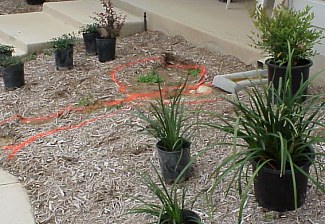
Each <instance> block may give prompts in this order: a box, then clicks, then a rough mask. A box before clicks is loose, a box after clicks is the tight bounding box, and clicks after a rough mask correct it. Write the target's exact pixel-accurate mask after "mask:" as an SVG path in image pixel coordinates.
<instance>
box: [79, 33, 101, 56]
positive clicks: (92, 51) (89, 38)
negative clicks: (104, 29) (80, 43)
mask: <svg viewBox="0 0 325 224" xmlns="http://www.w3.org/2000/svg"><path fill="white" fill-rule="evenodd" d="M82 36H83V40H84V44H85V48H86V53H87V54H88V55H91V56H93V55H96V54H97V45H96V38H98V37H99V33H83V34H82Z"/></svg>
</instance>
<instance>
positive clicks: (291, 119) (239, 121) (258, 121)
mask: <svg viewBox="0 0 325 224" xmlns="http://www.w3.org/2000/svg"><path fill="white" fill-rule="evenodd" d="M289 49H290V47H289ZM293 54H294V50H292V51H291V52H290V53H289V59H291V58H292V57H293ZM291 61H292V60H289V62H288V63H289V64H288V68H287V75H286V79H285V80H282V84H281V85H284V88H282V86H281V85H280V87H279V88H278V89H277V90H274V87H273V85H272V84H270V85H269V86H265V85H263V86H262V87H261V88H258V87H253V88H252V89H247V90H246V91H245V93H246V94H247V95H248V98H249V102H248V103H246V102H244V101H242V100H241V99H240V98H239V96H238V95H236V99H235V100H228V102H230V103H231V104H232V105H233V106H234V107H235V115H233V114H232V115H222V116H218V117H217V119H218V122H217V123H214V124H212V123H209V124H207V125H208V126H210V127H213V128H216V129H219V130H221V131H223V132H225V133H226V134H229V135H231V136H232V139H233V143H228V145H229V144H230V145H232V146H233V147H234V148H235V150H234V152H233V153H231V154H230V155H229V156H227V157H226V158H225V159H224V160H223V161H222V162H221V163H220V164H219V165H217V167H216V168H215V171H214V173H213V175H212V176H214V177H215V182H214V185H213V186H212V188H211V193H213V192H214V190H215V188H216V186H217V185H218V184H219V183H220V182H222V181H223V180H224V179H225V178H227V177H230V182H229V185H228V188H227V189H226V192H227V193H228V192H229V190H230V189H231V188H232V187H235V188H236V189H237V190H238V193H239V195H240V198H241V202H240V205H239V207H240V209H239V220H238V223H241V221H242V214H243V209H244V206H245V204H246V200H247V197H248V193H249V192H250V190H251V187H252V185H253V183H254V179H255V178H256V177H257V175H258V173H259V171H260V170H261V169H262V168H263V167H267V168H269V169H271V170H279V171H280V172H279V173H280V177H281V176H284V175H287V173H286V171H288V170H289V171H290V172H291V173H293V174H295V173H302V174H303V175H304V176H306V177H307V178H308V179H309V180H310V181H311V182H312V183H313V184H315V185H316V187H317V188H318V189H320V190H321V191H322V192H325V188H324V184H323V183H320V182H319V181H320V180H319V179H318V176H317V174H318V173H319V172H320V171H321V169H322V168H321V166H322V161H324V157H325V153H324V151H322V150H318V149H317V147H315V149H314V150H308V149H309V148H310V146H313V145H315V144H317V143H320V142H324V141H325V136H324V134H323V133H322V132H321V131H319V130H324V128H325V119H324V118H325V113H324V111H325V110H324V109H325V101H324V93H321V94H318V95H308V96H306V95H305V91H304V90H305V88H306V86H307V85H308V84H309V83H310V81H311V80H308V81H306V82H305V83H302V85H301V86H300V88H299V89H298V91H297V93H296V94H292V93H291V88H290V82H291V66H292V64H291ZM275 102H276V103H275ZM240 139H241V140H242V141H239V140H240ZM225 144H226V143H225ZM252 163H255V164H256V169H255V171H253V172H252V173H250V172H251V170H250V164H252ZM304 163H310V164H312V167H313V168H314V171H315V174H316V177H314V176H312V175H310V174H309V173H307V172H306V171H305V170H304V169H302V167H301V166H302V164H304ZM295 176H296V175H292V188H293V192H294V200H295V202H294V203H295V208H297V189H296V179H295ZM276 187H277V186H274V188H276Z"/></svg>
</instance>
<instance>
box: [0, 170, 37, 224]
mask: <svg viewBox="0 0 325 224" xmlns="http://www.w3.org/2000/svg"><path fill="white" fill-rule="evenodd" d="M0 223H2V224H34V223H35V220H34V213H33V211H32V207H31V205H30V202H29V199H28V196H27V193H26V191H25V189H24V188H23V187H22V185H21V184H20V183H19V181H18V179H17V178H16V177H14V176H12V175H11V174H9V173H7V172H4V171H3V170H1V169H0Z"/></svg>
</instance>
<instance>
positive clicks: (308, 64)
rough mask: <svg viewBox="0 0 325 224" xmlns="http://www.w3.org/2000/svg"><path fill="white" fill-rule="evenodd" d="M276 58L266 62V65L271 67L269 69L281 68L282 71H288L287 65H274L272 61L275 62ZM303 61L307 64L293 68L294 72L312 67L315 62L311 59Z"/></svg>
mask: <svg viewBox="0 0 325 224" xmlns="http://www.w3.org/2000/svg"><path fill="white" fill-rule="evenodd" d="M273 59H274V58H269V59H267V60H266V61H265V64H266V65H267V66H269V67H273V68H275V67H276V68H280V69H286V68H287V66H286V65H282V66H279V65H277V64H274V63H272V60H273ZM301 60H303V61H305V62H306V63H304V64H302V65H297V66H292V69H293V70H294V69H300V68H303V67H304V68H305V67H308V68H309V67H311V66H312V65H313V61H312V60H310V59H307V58H304V59H301Z"/></svg>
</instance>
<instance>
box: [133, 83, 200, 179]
mask: <svg viewBox="0 0 325 224" xmlns="http://www.w3.org/2000/svg"><path fill="white" fill-rule="evenodd" d="M185 84H186V82H185V83H184V85H182V87H181V88H180V89H177V90H176V91H175V95H173V96H172V97H171V98H170V99H169V100H168V102H167V103H166V102H165V101H164V93H163V91H162V89H161V86H160V83H158V88H159V99H157V101H156V102H155V103H150V109H149V114H146V113H145V112H144V111H141V110H138V116H139V117H140V118H141V119H142V120H143V121H145V122H146V123H147V126H145V127H141V128H143V130H145V131H146V132H147V133H148V134H150V135H152V136H153V137H154V138H156V139H157V141H158V142H157V144H156V148H157V151H158V158H159V163H160V168H161V172H162V176H163V178H164V180H165V181H166V183H168V184H171V183H173V182H174V181H175V179H176V178H177V177H178V176H179V174H180V173H181V171H182V170H183V169H184V168H185V167H186V166H187V164H188V163H189V161H190V159H191V154H190V146H191V143H190V141H189V140H188V138H189V135H190V133H189V131H190V129H191V127H192V126H193V125H195V124H194V123H190V122H187V121H188V120H189V118H190V117H189V116H186V114H185V108H184V103H183V102H182V92H183V90H184V88H185ZM190 175H191V167H190V166H189V167H187V169H186V172H184V173H183V176H182V178H181V181H182V180H186V179H188V178H189V177H190Z"/></svg>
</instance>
